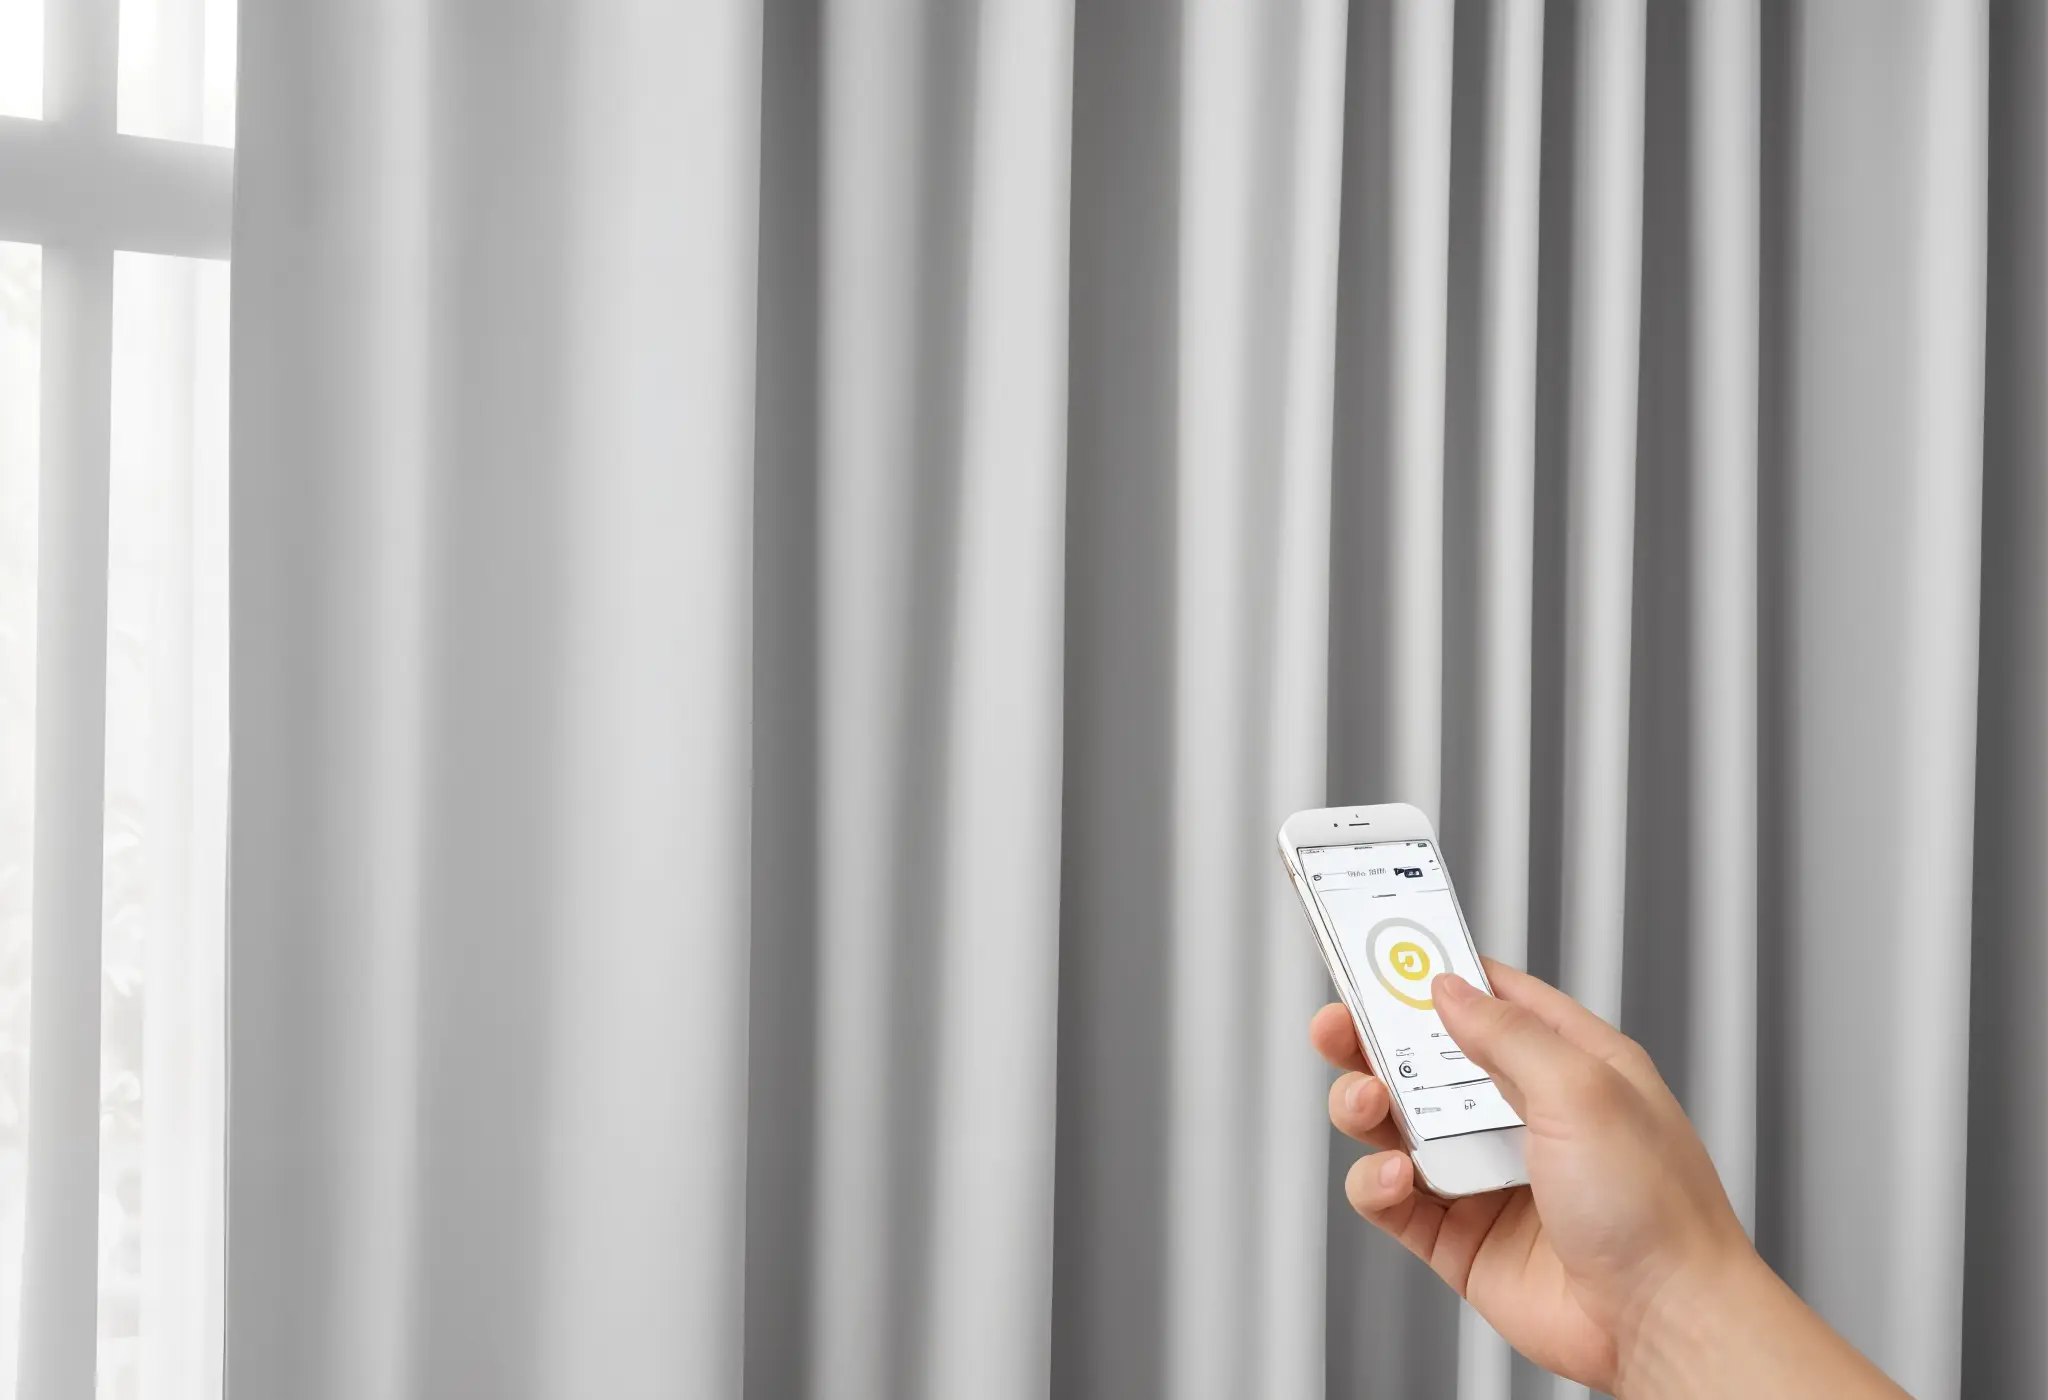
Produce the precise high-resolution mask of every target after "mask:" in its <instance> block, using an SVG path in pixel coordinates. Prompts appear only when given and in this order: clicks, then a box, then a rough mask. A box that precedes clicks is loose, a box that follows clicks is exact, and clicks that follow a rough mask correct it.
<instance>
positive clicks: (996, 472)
mask: <svg viewBox="0 0 2048 1400" xmlns="http://www.w3.org/2000/svg"><path fill="white" fill-rule="evenodd" d="M979 19H980V27H979V33H978V34H976V35H975V36H974V40H973V47H972V50H971V53H970V62H971V64H972V70H973V74H974V104H973V110H972V113H971V116H970V117H969V119H968V120H969V122H970V129H971V133H972V134H971V149H970V152H969V163H970V164H969V171H968V174H967V177H966V184H967V187H968V191H969V197H968V207H967V209H966V211H965V220H966V224H967V226H968V227H969V228H972V229H973V230H974V231H975V236H974V237H973V239H972V240H971V242H970V243H969V245H968V248H969V251H968V254H967V259H966V266H965V267H964V269H963V276H964V279H965V286H964V295H963V304H964V306H965V308H966V324H965V327H964V331H963V336H962V339H963V344H962V369H961V374H962V383H961V385H960V392H961V398H962V405H963V411H962V416H961V422H960V441H959V446H958V449H957V450H958V467H957V470H958V472H959V484H958V487H957V496H956V497H955V505H954V512H955V519H954V521H953V522H951V524H950V527H947V526H941V528H942V529H945V528H950V531H951V533H953V534H954V535H955V536H956V538H957V544H956V545H955V554H954V558H953V560H952V571H953V572H952V577H951V578H950V579H946V580H941V582H940V593H941V594H942V596H944V597H946V598H948V599H950V608H949V611H950V617H949V618H947V619H946V624H945V625H947V626H949V628H950V632H951V638H950V657H949V660H948V666H947V671H946V675H945V683H946V692H945V695H944V698H943V709H942V713H941V715H940V717H939V723H938V725H937V726H935V728H936V729H937V730H938V733H936V734H934V735H933V736H932V737H933V738H934V739H936V740H937V742H938V743H940V744H941V745H942V748H941V753H942V757H943V762H944V778H943V790H942V792H940V793H939V794H937V796H938V799H939V802H940V815H941V819H942V821H943V823H944V825H943V827H942V829H941V830H940V831H939V832H938V833H936V836H937V842H936V845H935V847H934V849H933V850H932V851H931V852H930V855H931V857H932V860H931V862H930V864H929V865H928V867H927V869H928V871H929V876H930V879H931V880H932V882H933V884H934V885H935V886H936V888H935V889H934V891H933V894H934V896H935V897H936V899H937V902H938V906H939V919H940V925H939V927H940V928H942V929H949V930H958V929H973V930H975V935H974V936H973V937H972V938H969V939H948V940H944V941H942V942H941V943H940V944H939V946H938V947H937V948H936V949H934V957H935V960H936V962H937V969H936V972H935V975H934V977H933V993H934V996H935V999H936V1000H935V1005H934V1007H933V1008H932V1011H931V1020H932V1027H933V1032H934V1036H935V1041H934V1043H935V1044H937V1045H939V1046H944V1047H958V1048H957V1049H955V1050H952V1051H950V1052H949V1053H945V1054H943V1055H941V1056H940V1057H939V1059H938V1065H937V1074H936V1082H935V1083H933V1084H932V1086H931V1096H932V1099H933V1115H934V1124H933V1141H932V1145H931V1151H932V1154H933V1163H932V1177H933V1179H932V1186H931V1197H930V1203H929V1210H930V1214H931V1219H932V1224H931V1238H930V1243H929V1246H928V1248H929V1250H930V1258H929V1261H928V1263H927V1264H926V1265H925V1267H926V1270H927V1274H928V1278H929V1283H928V1287H929V1290H930V1292H929V1297H930V1314H929V1316H928V1318H927V1319H926V1320H925V1333H924V1336H923V1338H922V1343H921V1347H920V1352H921V1356H922V1358H923V1359H922V1366H921V1370H920V1372H919V1374H918V1376H917V1381H918V1385H917V1387H916V1390H917V1391H918V1392H921V1393H923V1394H928V1395H934V1396H944V1395H966V1394H975V1395H988V1396H1003V1395H1014V1396H1018V1397H1026V1396H1038V1395H1044V1394H1046V1393H1047V1386H1048V1384H1049V1381H1050V1347H1049V1340H1050V1335H1051V1327H1052V1319H1051V1299H1052V1232H1051V1230H1050V1229H1049V1228H1048V1221H1049V1220H1050V1217H1051V1210H1052V1201H1053V1127H1054V1120H1053V1105H1054V1099H1055V1073H1056V1069H1057V1058H1056V1056H1057V1034H1058V978H1059V868H1060V862H1059V854H1060V745H1061V728H1062V725H1061V720H1062V706H1061V703H1060V701H1061V686H1062V675H1061V660H1062V655H1063V649H1064V636H1063V630H1064V629H1063V616H1064V614H1063V604H1064V597H1065V577H1064V565H1065V552H1064V549H1063V538H1064V535H1065V515H1066V494H1065V476H1066V473H1065V466H1066V452H1065V439H1066V395H1067V302H1066V289H1067V241H1066V230H1067V223H1068V213H1069V209H1068V184H1069V153H1070V151H1071V130H1070V123H1071V117H1072V110H1073V92H1072V73H1073V55H1072V48H1073V12H1072V9H1071V7H1070V6H1068V5H1064V4H1045V3H1041V0H1004V3H992V4H988V5H985V6H984V7H983V8H982V10H981V13H980V16H979ZM991 1255H993V1256H995V1257H997V1258H1001V1259H1003V1260H1005V1261H1006V1267H1005V1268H1003V1269H1002V1270H1000V1271H991V1270H990V1269H989V1268H988V1266H987V1261H988V1259H989V1257H990V1256H991ZM819 1389H820V1392H821V1393H827V1394H829V1393H835V1392H834V1390H833V1388H832V1387H831V1386H830V1384H829V1383H827V1384H825V1385H822V1386H820V1387H819ZM897 1393H899V1394H901V1393H904V1392H903V1391H898V1392H897Z"/></svg>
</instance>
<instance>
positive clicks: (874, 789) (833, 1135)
mask: <svg viewBox="0 0 2048 1400" xmlns="http://www.w3.org/2000/svg"><path fill="white" fill-rule="evenodd" d="M973 18H974V16H973V13H972V12H971V11H968V10H965V9H958V8H952V7H945V6H930V7H921V6H906V5H888V4H875V5H854V6H846V7H843V8H835V9H833V10H831V11H829V12H828V13H827V14H826V18H825V24H824V28H823V42H824V48H823V69H824V71H823V75H822V82H823V98H822V112H821V116H822V130H823V156H822V167H823V168H822V170H821V173H820V178H821V181H822V188H823V194H822V200H821V208H820V219H819V241H820V249H821V252H820V286H819V299H820V326H819V343H820V354H821V361H820V368H819V386H818V392H819V401H820V412H819V429H820V436H819V443H818V479H819V511H818V555H819V566H818V567H819V601H818V608H819V649H820V654H821V661H820V668H819V679H818V689H819V733H820V752H819V755H818V768H817V812H818V815H817V821H818V824H819V825H818V843H819V867H820V875H819V890H818V895H819V903H818V909H817V923H818V934H817V939H818V950H817V966H818V993H817V1005H816V1015H817V1020H818V1031H817V1036H818V1055H817V1063H816V1069H815V1073H816V1075H817V1083H818V1107H817V1115H818V1132H817V1138H816V1146H815V1148H814V1150H815V1151H817V1152H819V1153H820V1154H822V1157H821V1161H820V1163H819V1165H818V1168H817V1170H816V1171H815V1173H814V1175H813V1180H812V1189H813V1191H814V1193H815V1197H814V1203H813V1205H812V1209H813V1211H814V1212H815V1220H816V1226H815V1228H816V1231H817V1236H816V1246H815V1250H814V1252H813V1255H812V1261H813V1262H812V1282H811V1289H812V1302H811V1307H812V1316H811V1340H810V1355H809V1365H810V1378H809V1384H810V1393H812V1394H817V1395H825V1394H831V1395H844V1396H848V1397H852V1398H853V1400H862V1398H863V1397H873V1400H882V1398H883V1397H887V1396H895V1395H906V1394H916V1393H918V1383H917V1382H918V1377H917V1369H916V1367H917V1353H918V1348H919V1345H920V1342H921V1340H922V1337H921V1335H920V1331H919V1325H920V1320H921V1319H922V1318H923V1317H925V1316H928V1315H929V1311H930V1309H931V1307H932V1305H933V1296H932V1293H931V1291H930V1287H931V1283H932V1282H933V1280H932V1277H931V1275H930V1274H929V1272H928V1271H927V1267H926V1266H927V1264H928V1261H929V1260H930V1258H931V1257H932V1254H933V1251H934V1250H936V1249H937V1248H938V1244H939V1242H938V1241H937V1240H936V1239H935V1238H933V1236H932V1234H931V1232H930V1229H929V1222H928V1220H927V1217H926V1213H925V1209H924V1207H925V1203H926V1201H927V1200H928V1199H929V1194H930V1192H931V1190H932V1187H933V1181H932V1167H933V1150H934V1146H935V1136H934V1133H935V1128H936V1124H935V1123H934V1121H933V1118H932V1110H933V1107H934V1103H933V1097H932V1090H933V1088H934V1082H933V1075H934V1074H935V1073H936V1071H937V1066H938V1061H937V1059H936V1058H934V1057H932V1056H931V1055H929V1054H928V1053H927V1047H929V1046H931V1045H932V1044H933V1036H934V1033H935V1031H936V1021H935V1019H934V1018H936V1017H937V1016H938V1015H939V1014H940V1007H939V1005H938V1002H937V999H936V996H935V991H936V987H937V983H936V980H935V979H936V977H937V976H938V973H939V961H938V954H939V949H940V945H939V943H938V927H937V924H936V914H937V906H936V904H935V903H934V901H933V899H932V895H933V893H934V887H935V886H936V885H937V883H938V881H939V879H940V877H941V872H942V871H943V869H944V866H943V865H942V864H941V860H942V858H950V855H951V850H952V847H951V846H950V845H949V844H948V829H947V826H946V824H945V822H944V821H943V814H942V811H941V808H940V804H941V802H942V801H943V798H944V795H945V790H946V788H945V783H946V772H947V764H948V760H949V758H950V755H949V753H948V752H947V750H946V748H945V747H944V739H945V731H946V722H947V715H946V712H945V705H946V702H947V700H948V698H949V697H948V691H947V687H948V685H949V683H950V676H951V667H952V664H953V656H952V648H953V645H954V643H955V641H956V639H957V636H958V632H957V629H956V627H955V626H954V623H953V620H952V616H951V613H952V607H953V604H954V601H955V600H954V596H953V593H952V590H953V588H954V586H955V582H956V580H957V578H958V576H959V570H960V568H961V567H962V563H963V561H962V560H961V558H960V556H959V553H958V542H959V537H958V535H957V533H956V532H955V529H954V525H955V520H956V518H957V512H958V510H959V503H960V481H959V476H958V474H957V472H956V471H955V462H956V459H957V455H958V453H959V450H960V386H961V379H960V359H961V351H962V345H963V339H964V334H965V326H964V321H963V316H962V309H961V305H960V295H961V292H962V284H963V280H964V277H965V269H966V264H965V254H966V249H967V243H966V240H965V238H964V237H963V235H964V233H965V230H966V229H967V227H968V224H967V221H966V213H967V209H968V201H969V198H970V195H969V188H970V186H969V181H970V179H971V171H970V169H969V161H970V158H971V152H972V146H971V144H970V136H971V133H972V131H973V115H972V114H973V101H974V87H973V84H974V81H975V67H974V63H973V61H972V54H973V38H974V29H973ZM942 853H943V856H942Z"/></svg>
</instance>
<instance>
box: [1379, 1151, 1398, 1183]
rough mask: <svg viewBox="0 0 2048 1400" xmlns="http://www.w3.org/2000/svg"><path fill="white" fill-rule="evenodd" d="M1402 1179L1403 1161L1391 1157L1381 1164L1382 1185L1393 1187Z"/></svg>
mask: <svg viewBox="0 0 2048 1400" xmlns="http://www.w3.org/2000/svg"><path fill="white" fill-rule="evenodd" d="M1400 1179H1401V1159H1400V1158H1399V1157H1389V1158H1387V1160H1386V1161H1384V1162H1382V1163H1380V1185H1382V1186H1392V1185H1393V1184H1394V1183H1395V1182H1397V1181H1399V1180H1400Z"/></svg>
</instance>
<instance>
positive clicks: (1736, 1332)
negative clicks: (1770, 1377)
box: [1614, 1240, 1806, 1400]
mask: <svg viewBox="0 0 2048 1400" xmlns="http://www.w3.org/2000/svg"><path fill="white" fill-rule="evenodd" d="M1795 1311H1796V1312H1797V1313H1804V1312H1805V1311H1806V1307H1805V1304H1803V1303H1801V1302H1800V1301H1799V1298H1798V1296H1797V1295H1796V1294H1794V1293H1793V1292H1792V1290H1791V1289H1790V1288H1788V1287H1787V1286H1786V1285H1785V1283H1784V1281H1783V1280H1781V1279H1780V1278H1779V1277H1778V1276H1777V1275H1776V1274H1775V1273H1773V1272H1772V1271H1771V1268H1770V1266H1769V1265H1767V1264H1765V1263H1764V1261H1763V1258H1762V1256H1760V1255H1759V1254H1757V1252H1756V1251H1755V1249H1753V1248H1751V1247H1750V1245H1749V1242H1748V1241H1747V1240H1743V1241H1741V1242H1740V1243H1739V1244H1731V1245H1728V1246H1726V1247H1724V1248H1719V1249H1714V1250H1709V1251H1705V1252H1704V1253H1703V1255H1702V1257H1700V1258H1699V1259H1697V1260H1696V1261H1694V1262H1692V1263H1691V1264H1689V1265H1688V1266H1686V1267H1684V1268H1681V1269H1679V1270H1677V1271H1675V1272H1674V1273H1673V1274H1672V1275H1671V1277H1670V1278H1669V1279H1668V1280H1666V1282H1665V1284H1664V1286H1663V1287H1661V1288H1659V1289H1658V1290H1657V1294H1656V1296H1655V1297H1654V1298H1652V1299H1651V1301H1650V1304H1649V1306H1648V1307H1646V1308H1645V1309H1644V1311H1643V1314H1642V1316H1641V1317H1640V1318H1639V1319H1638V1321H1637V1323H1636V1326H1635V1327H1634V1328H1633V1329H1632V1333H1631V1336H1630V1338H1629V1341H1628V1345H1627V1346H1625V1347H1624V1348H1623V1349H1622V1351H1621V1354H1620V1356H1619V1357H1618V1358H1617V1363H1618V1364H1617V1367H1616V1376H1615V1385H1614V1393H1615V1395H1616V1396H1617V1397H1618V1398H1619V1400H1678V1398H1680V1397H1685V1396H1691V1395H1706V1394H1717V1393H1720V1387H1721V1386H1723V1385H1725V1384H1726V1383H1727V1381H1728V1379H1730V1378H1729V1377H1728V1375H1727V1366H1728V1363H1729V1358H1731V1357H1732V1356H1734V1355H1737V1354H1739V1353H1740V1352H1741V1351H1742V1350H1743V1349H1744V1348H1745V1347H1748V1346H1751V1345H1753V1344H1754V1343H1755V1341H1756V1340H1757V1334H1758V1331H1759V1329H1760V1328H1764V1327H1768V1328H1769V1329H1770V1330H1773V1331H1781V1330H1783V1328H1784V1327H1785V1326H1786V1323H1787V1319H1788V1317H1790V1316H1791V1315H1793V1314H1794V1312H1795Z"/></svg>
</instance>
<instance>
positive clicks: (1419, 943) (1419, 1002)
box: [1365, 919, 1451, 1011]
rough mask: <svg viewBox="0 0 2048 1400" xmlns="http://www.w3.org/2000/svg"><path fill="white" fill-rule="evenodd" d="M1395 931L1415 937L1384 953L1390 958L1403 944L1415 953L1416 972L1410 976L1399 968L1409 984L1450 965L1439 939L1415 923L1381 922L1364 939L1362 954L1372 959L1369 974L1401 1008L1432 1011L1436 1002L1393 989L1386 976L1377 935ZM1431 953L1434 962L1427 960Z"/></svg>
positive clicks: (1403, 921) (1449, 956) (1404, 921)
mask: <svg viewBox="0 0 2048 1400" xmlns="http://www.w3.org/2000/svg"><path fill="white" fill-rule="evenodd" d="M1397 928H1398V929H1406V930H1407V931H1408V932H1410V933H1413V934H1415V935H1416V937H1415V939H1413V940H1410V939H1403V940H1402V941H1401V943H1398V944H1396V945H1394V947H1393V948H1391V949H1389V950H1388V956H1389V957H1390V958H1391V957H1392V955H1393V954H1394V953H1396V952H1399V951H1400V949H1401V947H1402V946H1403V944H1405V945H1407V946H1408V947H1409V948H1410V949H1412V950H1413V951H1414V952H1415V953H1416V954H1418V955H1419V956H1420V959H1421V967H1420V970H1419V971H1417V972H1414V973H1410V972H1408V971H1407V970H1405V969H1401V970H1400V975H1401V976H1402V977H1404V978H1407V979H1408V980H1409V981H1411V982H1422V981H1424V980H1425V979H1427V978H1428V976H1429V974H1430V971H1431V969H1432V968H1434V969H1436V970H1439V971H1440V970H1442V969H1444V968H1447V967H1449V966H1450V965H1451V955H1450V954H1449V953H1448V952H1446V951H1445V950H1444V945H1443V940H1441V939H1439V938H1438V937H1437V936H1436V935H1435V934H1433V933H1431V932H1430V931H1429V930H1428V929H1426V928H1424V927H1423V926H1422V925H1421V924H1418V923H1416V922H1415V920H1413V919H1381V920H1380V921H1379V922H1378V923H1376V924H1374V925H1373V926H1372V932H1370V933H1368V934H1367V935H1366V936H1365V946H1366V953H1367V956H1369V957H1370V958H1371V959H1372V975H1373V976H1375V977H1377V978H1379V979H1380V985H1381V986H1382V987H1385V988H1386V989H1387V995H1388V996H1390V997H1392V998H1393V999H1394V1000H1395V1001H1398V1002H1400V1003H1401V1004H1402V1005H1404V1006H1412V1007H1414V1008H1415V1009H1416V1010H1417V1011H1434V1010H1435V1009H1436V1003H1435V1002H1433V1001H1431V1000H1430V999H1429V998H1428V997H1427V996H1421V997H1417V996H1410V995H1409V994H1408V993H1407V992H1405V991H1403V990H1402V989H1401V988H1399V987H1397V986H1395V985H1394V983H1393V982H1392V981H1391V980H1389V978H1388V977H1387V970H1386V967H1385V965H1384V962H1383V960H1382V959H1381V957H1380V952H1379V946H1380V935H1381V934H1383V933H1385V932H1387V931H1388V930H1389V929H1397ZM1431 950H1433V951H1434V952H1435V954H1436V960H1435V962H1431V961H1430V951H1431Z"/></svg>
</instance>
